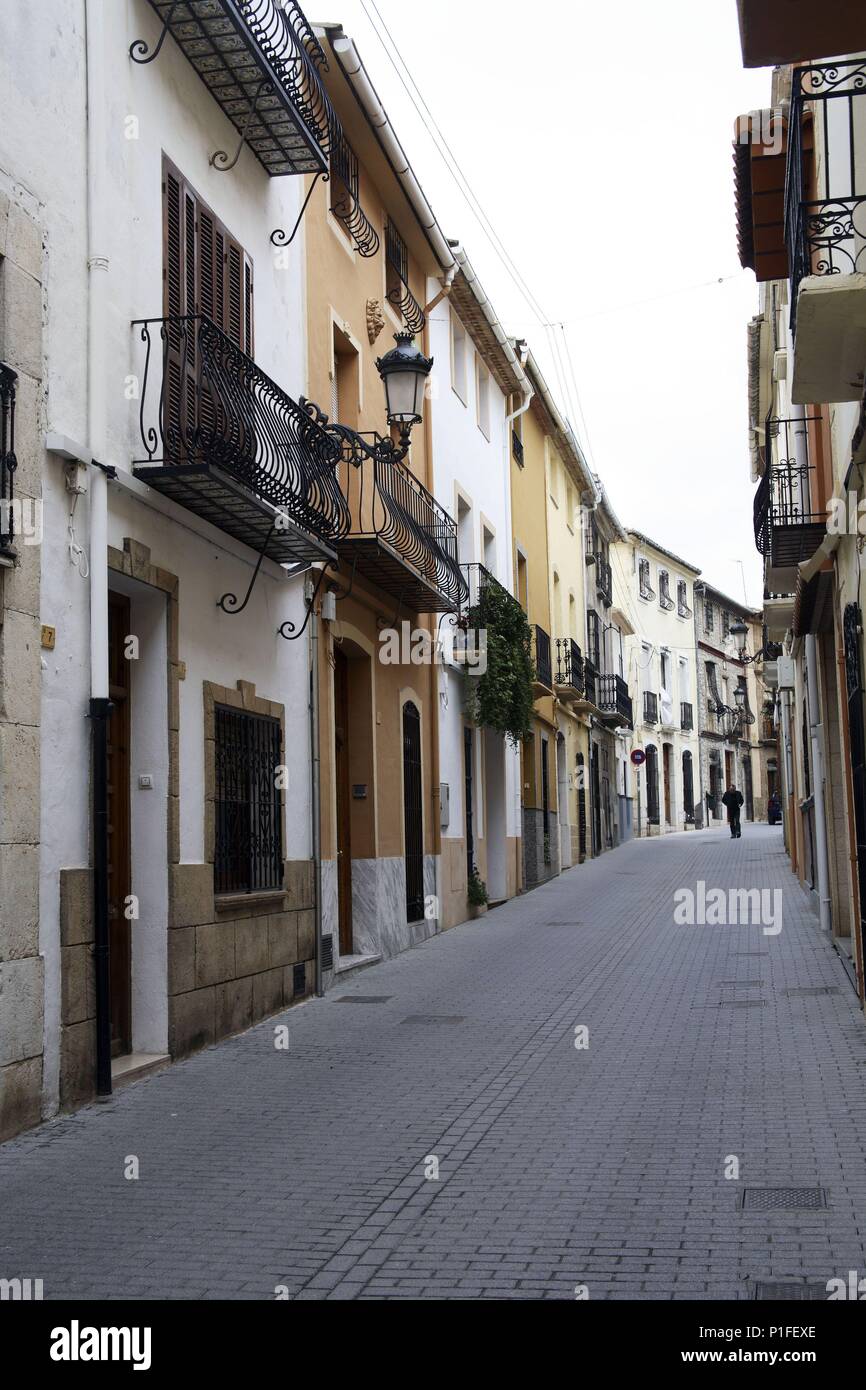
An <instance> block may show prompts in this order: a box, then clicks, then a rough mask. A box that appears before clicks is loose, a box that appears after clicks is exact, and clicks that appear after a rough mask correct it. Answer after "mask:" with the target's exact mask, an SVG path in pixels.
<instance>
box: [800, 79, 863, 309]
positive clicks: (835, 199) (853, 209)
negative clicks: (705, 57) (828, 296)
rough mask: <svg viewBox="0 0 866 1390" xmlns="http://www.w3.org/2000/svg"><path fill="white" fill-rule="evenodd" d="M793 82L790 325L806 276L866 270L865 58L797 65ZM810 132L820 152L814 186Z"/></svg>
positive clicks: (816, 163)
mask: <svg viewBox="0 0 866 1390" xmlns="http://www.w3.org/2000/svg"><path fill="white" fill-rule="evenodd" d="M792 82H793V85H792V91H791V116H790V122H789V127H788V153H787V171H786V178H785V241H786V244H787V248H788V266H789V272H790V276H791V328H792V330H794V329H795V328H796V322H797V292H798V290H799V288H800V282H801V280H802V279H803V277H804V276H806V275H849V274H851V273H853V272H855V271H866V60H864V59H863V58H858V59H849V60H847V61H834V62H832V63H814V64H810V65H809V66H807V67H799V68H798V67H795V68H794V71H793V78H792ZM809 116H811V122H809ZM807 130H810V131H811V137H812V143H813V145H814V149H815V151H816V156H817V157H816V159H815V161H814V164H815V169H814V181H815V182H814V187H811V186H810V180H811V179H812V177H813V170H812V169H811V168H808V167H806V160H807V155H806V149H805V139H804V137H805V135H806V132H807ZM810 164H811V161H810ZM812 192H814V193H816V194H817V196H816V197H810V196H809V194H810V193H812Z"/></svg>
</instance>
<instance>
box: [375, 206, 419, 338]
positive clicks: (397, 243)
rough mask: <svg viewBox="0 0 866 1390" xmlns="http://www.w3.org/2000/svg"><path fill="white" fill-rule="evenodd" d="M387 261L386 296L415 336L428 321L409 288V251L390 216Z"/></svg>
mask: <svg viewBox="0 0 866 1390" xmlns="http://www.w3.org/2000/svg"><path fill="white" fill-rule="evenodd" d="M385 262H386V267H387V272H386V273H387V276H388V287H387V289H386V292H385V297H386V298H387V300H388V303H389V304H391V305H392V307H393V308H394V309H396V310H397V313H398V314H399V315H400V316H401V318H402V319H403V321H404V323H405V324H406V327H407V328H408V330H409V332H410V333H411V334H412V336H413V337H415V336H416V335H417V334H418V333H420V332H421V331H422V330H423V328H424V324H425V323H426V322H427V320H426V318H425V316H424V310H423V309H422V308H421V305H420V304H419V303H418V301H417V299H416V298H415V296H414V294H413V293H412V291H411V290H410V288H409V252H408V251H407V249H406V243H405V241H404V240H403V238H402V237H401V235H400V233H399V232H398V230H397V228H396V227H395V226H394V223H393V222H392V221H391V219H390V217H389V218H388V222H387V225H386V228H385Z"/></svg>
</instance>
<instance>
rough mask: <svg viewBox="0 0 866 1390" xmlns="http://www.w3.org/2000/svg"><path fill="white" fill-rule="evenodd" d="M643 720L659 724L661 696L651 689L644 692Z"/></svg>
mask: <svg viewBox="0 0 866 1390" xmlns="http://www.w3.org/2000/svg"><path fill="white" fill-rule="evenodd" d="M643 722H644V723H645V724H658V722H659V697H658V695H653V694H651V693H650V691H649V690H645V691H644V693H643Z"/></svg>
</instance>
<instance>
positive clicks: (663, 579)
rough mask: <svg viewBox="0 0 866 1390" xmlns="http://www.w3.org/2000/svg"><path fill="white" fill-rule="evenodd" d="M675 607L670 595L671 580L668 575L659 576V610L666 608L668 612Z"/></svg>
mask: <svg viewBox="0 0 866 1390" xmlns="http://www.w3.org/2000/svg"><path fill="white" fill-rule="evenodd" d="M673 606H674V601H673V599H672V598H671V593H670V579H669V577H668V575H666V574H665V575H660V576H659V608H664V610H665V611H666V612H670V610H671V609H672V608H673Z"/></svg>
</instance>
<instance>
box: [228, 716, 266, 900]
mask: <svg viewBox="0 0 866 1390" xmlns="http://www.w3.org/2000/svg"><path fill="white" fill-rule="evenodd" d="M214 715H215V718H214V730H215V737H214V758H215V789H216V795H215V805H214V819H215V827H214V828H215V847H214V891H215V892H216V893H255V892H261V891H263V890H267V889H272V890H277V889H280V888H282V886H283V815H282V793H281V792H280V790H279V787H278V783H277V769H278V768H279V767H280V765H281V764H282V762H283V753H282V749H283V739H282V729H281V727H280V721H279V719H271V718H269V717H267V716H265V715H260V714H248V713H246V712H245V711H243V710H236V709H229V708H228V707H227V706H224V705H217V706H216V709H215V710H214Z"/></svg>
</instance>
